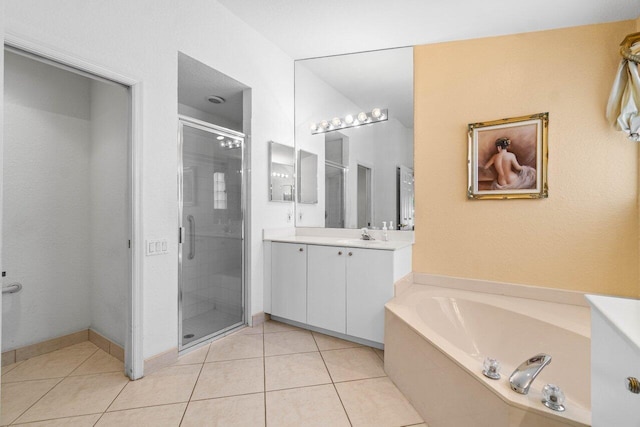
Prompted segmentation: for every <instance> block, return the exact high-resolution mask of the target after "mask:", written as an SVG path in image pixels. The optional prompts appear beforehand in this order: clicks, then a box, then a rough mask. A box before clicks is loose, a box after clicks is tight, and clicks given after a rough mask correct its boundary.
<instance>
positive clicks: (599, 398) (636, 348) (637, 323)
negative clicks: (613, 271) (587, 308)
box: [586, 295, 640, 427]
mask: <svg viewBox="0 0 640 427" xmlns="http://www.w3.org/2000/svg"><path fill="white" fill-rule="evenodd" d="M586 298H587V301H589V304H590V305H591V413H592V424H593V425H594V426H620V427H623V426H637V425H638V423H639V422H640V421H639V413H638V405H639V404H640V382H639V380H638V379H639V378H640V363H639V362H640V300H635V299H628V298H615V297H608V296H602V295H587V297H586Z"/></svg>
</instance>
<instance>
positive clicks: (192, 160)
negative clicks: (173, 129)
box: [179, 118, 244, 349]
mask: <svg viewBox="0 0 640 427" xmlns="http://www.w3.org/2000/svg"><path fill="white" fill-rule="evenodd" d="M243 143H244V136H243V135H242V134H240V133H236V132H234V131H230V130H227V129H223V128H219V127H215V126H212V125H209V124H207V123H204V122H199V121H197V120H192V119H187V118H181V120H180V151H181V167H180V179H179V193H180V194H179V198H180V219H181V244H180V256H179V262H180V298H179V317H180V322H179V323H180V349H184V348H186V347H190V346H192V345H195V344H197V343H198V342H201V341H204V340H206V339H209V338H211V337H213V336H215V335H218V334H222V333H224V332H226V331H228V330H230V329H233V328H235V327H238V326H240V325H242V324H244V280H243V265H244V253H243V203H242V192H243V181H242V166H243V155H242V154H243V153H242V152H243Z"/></svg>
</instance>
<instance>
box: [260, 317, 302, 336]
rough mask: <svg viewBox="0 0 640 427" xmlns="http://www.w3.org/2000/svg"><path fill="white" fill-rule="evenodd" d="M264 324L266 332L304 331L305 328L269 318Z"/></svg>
mask: <svg viewBox="0 0 640 427" xmlns="http://www.w3.org/2000/svg"><path fill="white" fill-rule="evenodd" d="M263 325H264V333H265V334H270V333H272V332H288V331H304V329H301V328H298V327H297V326H292V325H288V324H286V323H282V322H277V321H275V320H267V321H266V322H264V323H263Z"/></svg>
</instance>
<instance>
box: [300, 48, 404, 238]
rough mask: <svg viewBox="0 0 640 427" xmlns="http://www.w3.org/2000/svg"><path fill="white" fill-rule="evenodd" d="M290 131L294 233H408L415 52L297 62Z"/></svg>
mask: <svg viewBox="0 0 640 427" xmlns="http://www.w3.org/2000/svg"><path fill="white" fill-rule="evenodd" d="M295 126H296V129H295V145H296V150H298V152H299V153H301V154H300V155H299V156H298V159H297V168H298V169H297V170H298V171H300V173H301V177H300V178H302V177H303V176H304V174H305V166H306V165H305V163H306V162H311V160H309V159H308V158H307V157H306V156H305V153H316V154H315V155H317V161H315V164H316V165H317V174H314V175H315V176H317V193H316V194H317V198H314V197H310V199H309V198H307V197H306V196H307V193H306V191H305V190H306V188H305V184H304V183H303V182H301V181H299V182H298V185H299V188H298V190H299V197H297V203H296V216H295V218H296V227H327V228H361V227H370V228H380V227H381V226H382V221H386V222H387V224H388V223H389V221H393V223H394V227H393V228H394V229H396V230H397V229H399V228H401V229H403V230H412V229H413V217H414V212H413V206H414V203H413V198H414V193H413V48H412V47H408V48H398V49H387V50H381V51H373V52H363V53H354V54H347V55H338V56H332V57H326V58H313V59H305V60H298V61H296V62H295ZM314 188H315V187H314ZM314 199H317V200H316V201H315V202H311V201H309V200H314ZM310 203H313V204H310Z"/></svg>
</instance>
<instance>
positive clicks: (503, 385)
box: [385, 285, 591, 426]
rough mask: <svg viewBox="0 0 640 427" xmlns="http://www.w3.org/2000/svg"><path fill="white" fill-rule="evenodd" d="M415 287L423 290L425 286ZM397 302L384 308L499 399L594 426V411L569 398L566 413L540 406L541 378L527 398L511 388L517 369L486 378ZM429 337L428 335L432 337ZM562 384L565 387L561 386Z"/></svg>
mask: <svg viewBox="0 0 640 427" xmlns="http://www.w3.org/2000/svg"><path fill="white" fill-rule="evenodd" d="M414 286H420V287H422V286H425V285H414ZM411 288H413V286H411V287H409V288H408V289H407V291H410V290H411ZM409 293H411V292H409ZM402 296H407V295H406V293H403V295H402ZM398 299H399V297H396V298H394V299H392V300H391V301H389V302H388V303H387V304H386V305H385V309H387V310H389V311H390V312H391V313H393V314H394V315H395V316H397V317H398V318H399V319H401V320H402V321H403V323H404V324H405V325H407V327H409V328H410V329H411V330H413V331H414V332H415V333H416V334H418V335H419V336H420V337H422V338H423V339H425V340H426V341H427V342H428V343H430V344H431V345H432V346H433V347H434V348H436V349H437V350H438V351H440V352H441V353H442V354H443V355H444V356H445V357H447V358H448V359H449V360H451V361H452V362H453V363H455V364H456V365H457V366H459V367H460V368H462V369H463V370H464V371H466V372H467V373H468V374H469V375H470V377H472V378H474V379H475V380H476V381H479V382H480V383H481V384H482V385H483V386H484V387H486V388H487V389H488V390H490V391H491V392H492V393H494V395H496V396H498V397H499V398H500V399H501V400H502V401H503V402H505V403H506V404H508V405H511V406H513V407H516V408H519V409H522V410H525V411H533V412H535V413H536V414H538V415H542V416H544V417H547V418H550V419H555V420H558V419H561V420H562V421H564V422H569V423H571V424H574V425H577V426H584V425H591V411H590V410H589V409H587V408H584V407H583V406H582V405H581V404H580V403H578V402H575V401H573V400H572V399H571V398H570V397H567V400H566V404H565V406H566V408H567V409H566V411H565V412H556V411H552V410H551V409H548V408H546V407H545V406H544V405H543V404H542V403H541V400H542V392H541V389H542V386H543V385H544V383H543V381H541V380H540V379H539V378H538V379H536V382H534V384H533V386H532V387H531V389H530V391H529V394H527V395H521V394H518V393H515V392H514V391H513V390H511V388H510V387H509V385H508V377H509V375H510V374H511V372H513V370H514V369H515V366H511V365H509V364H506V365H505V364H503V366H502V370H501V373H502V378H501V379H500V380H498V381H496V380H491V379H489V378H486V377H485V376H483V375H482V364H481V362H478V361H477V360H476V359H474V358H473V357H471V356H469V355H468V354H467V353H465V352H464V351H462V350H460V349H459V348H458V347H456V346H455V345H453V344H451V343H450V342H449V341H447V340H446V338H444V337H441V336H440V335H439V334H438V333H436V332H435V331H433V330H432V329H431V328H429V326H428V325H426V324H425V322H424V321H421V327H423V328H424V330H418V329H417V328H416V327H415V326H414V325H413V324H412V323H411V322H410V321H407V318H411V315H412V313H411V312H410V308H408V307H407V306H406V305H403V304H402V303H400V304H399V303H398V302H397V300H398ZM427 335H429V337H428V336H427ZM559 385H560V386H562V385H561V384H559Z"/></svg>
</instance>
